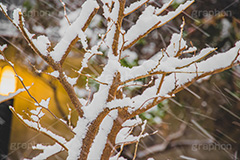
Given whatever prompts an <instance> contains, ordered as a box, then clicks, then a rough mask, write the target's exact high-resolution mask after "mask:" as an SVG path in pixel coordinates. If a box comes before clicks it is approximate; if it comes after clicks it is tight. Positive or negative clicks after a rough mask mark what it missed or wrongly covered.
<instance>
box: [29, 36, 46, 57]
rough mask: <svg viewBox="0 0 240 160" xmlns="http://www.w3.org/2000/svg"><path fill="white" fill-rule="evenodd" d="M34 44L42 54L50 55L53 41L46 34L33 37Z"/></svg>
mask: <svg viewBox="0 0 240 160" xmlns="http://www.w3.org/2000/svg"><path fill="white" fill-rule="evenodd" d="M32 42H33V44H34V45H35V46H36V47H37V49H38V50H39V51H40V53H41V54H43V55H45V56H47V55H48V50H47V49H48V47H50V45H51V43H50V41H49V39H48V38H47V37H46V36H43V35H41V36H38V37H37V39H32Z"/></svg>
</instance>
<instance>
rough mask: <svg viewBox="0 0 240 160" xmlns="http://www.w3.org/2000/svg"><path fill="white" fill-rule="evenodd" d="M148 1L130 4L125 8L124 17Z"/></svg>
mask: <svg viewBox="0 0 240 160" xmlns="http://www.w3.org/2000/svg"><path fill="white" fill-rule="evenodd" d="M148 1H149V0H139V1H136V2H134V3H132V4H130V6H129V7H126V8H125V10H124V15H125V16H127V15H129V14H131V13H132V12H134V11H135V10H137V9H139V8H140V7H141V6H143V5H144V4H146V3H147V2H148Z"/></svg>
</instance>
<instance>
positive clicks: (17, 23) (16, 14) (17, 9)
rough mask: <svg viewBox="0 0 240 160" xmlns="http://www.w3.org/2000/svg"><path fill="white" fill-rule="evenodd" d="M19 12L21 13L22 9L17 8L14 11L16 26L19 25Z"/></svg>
mask: <svg viewBox="0 0 240 160" xmlns="http://www.w3.org/2000/svg"><path fill="white" fill-rule="evenodd" d="M19 12H21V9H20V8H16V9H14V11H13V23H14V24H15V25H17V26H18V25H19V23H20V22H19Z"/></svg>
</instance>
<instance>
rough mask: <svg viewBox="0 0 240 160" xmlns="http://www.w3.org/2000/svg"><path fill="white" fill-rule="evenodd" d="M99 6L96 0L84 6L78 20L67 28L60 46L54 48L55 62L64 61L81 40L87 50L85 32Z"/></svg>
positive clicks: (90, 0) (87, 2) (52, 53)
mask: <svg viewBox="0 0 240 160" xmlns="http://www.w3.org/2000/svg"><path fill="white" fill-rule="evenodd" d="M98 8H99V6H98V3H97V2H96V0H87V1H86V2H84V4H83V5H82V10H81V12H80V14H79V16H78V18H77V19H76V20H75V21H74V22H73V23H72V24H71V25H70V26H69V27H68V28H67V30H66V32H65V34H64V35H63V37H62V39H61V40H60V42H58V44H57V45H56V46H55V47H54V49H53V51H52V52H50V55H51V56H52V57H53V59H54V60H55V61H60V60H61V61H62V62H63V61H64V60H63V59H64V58H66V56H67V54H68V53H69V52H70V50H71V48H72V46H73V45H74V44H75V43H76V42H77V41H78V40H79V39H81V41H82V44H83V46H84V48H87V44H86V43H85V39H86V38H85V36H84V33H83V32H84V31H85V30H86V29H87V26H88V25H89V23H90V22H91V20H92V18H93V16H94V15H95V14H96V12H97V10H98Z"/></svg>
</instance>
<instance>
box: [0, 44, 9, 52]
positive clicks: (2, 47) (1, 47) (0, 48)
mask: <svg viewBox="0 0 240 160" xmlns="http://www.w3.org/2000/svg"><path fill="white" fill-rule="evenodd" d="M6 48H7V45H6V44H4V45H2V46H1V45H0V51H1V52H3V51H4V50H5V49H6Z"/></svg>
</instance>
